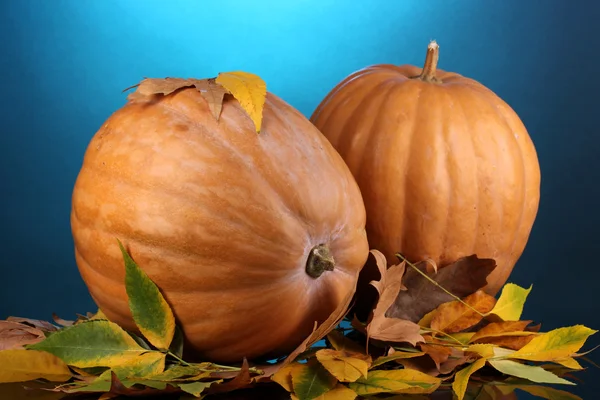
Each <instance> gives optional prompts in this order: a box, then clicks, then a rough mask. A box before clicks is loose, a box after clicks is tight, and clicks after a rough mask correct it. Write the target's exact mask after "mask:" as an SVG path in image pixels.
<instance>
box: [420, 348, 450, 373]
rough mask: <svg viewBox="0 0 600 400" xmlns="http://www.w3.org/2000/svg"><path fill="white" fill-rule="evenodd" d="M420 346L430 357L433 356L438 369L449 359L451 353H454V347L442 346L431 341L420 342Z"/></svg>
mask: <svg viewBox="0 0 600 400" xmlns="http://www.w3.org/2000/svg"><path fill="white" fill-rule="evenodd" d="M419 348H420V349H421V350H422V351H423V352H425V353H426V354H427V355H428V356H429V357H431V359H432V360H433V362H435V365H436V366H437V367H438V369H439V368H440V364H442V363H443V362H446V361H447V360H448V357H450V354H452V348H451V347H449V346H442V345H436V344H430V343H420V344H419Z"/></svg>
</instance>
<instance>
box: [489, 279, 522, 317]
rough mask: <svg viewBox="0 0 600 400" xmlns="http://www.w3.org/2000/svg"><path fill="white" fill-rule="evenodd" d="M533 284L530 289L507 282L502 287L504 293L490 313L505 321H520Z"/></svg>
mask: <svg viewBox="0 0 600 400" xmlns="http://www.w3.org/2000/svg"><path fill="white" fill-rule="evenodd" d="M532 288H533V285H531V286H529V289H525V288H522V287H520V286H518V285H515V284H514V283H507V284H506V285H504V287H503V288H502V293H500V297H499V298H498V301H497V302H496V305H495V306H494V308H493V309H492V310H491V311H490V312H489V313H488V315H489V314H495V315H497V316H499V317H500V318H502V320H504V321H518V320H519V319H520V318H521V314H522V313H523V306H524V305H525V300H527V296H528V295H529V292H531V289H532Z"/></svg>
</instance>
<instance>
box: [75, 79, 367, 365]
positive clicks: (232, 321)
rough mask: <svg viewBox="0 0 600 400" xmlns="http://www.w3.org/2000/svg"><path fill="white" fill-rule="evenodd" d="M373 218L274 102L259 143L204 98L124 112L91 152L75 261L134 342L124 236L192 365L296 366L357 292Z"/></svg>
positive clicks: (193, 95) (80, 191) (293, 115)
mask: <svg viewBox="0 0 600 400" xmlns="http://www.w3.org/2000/svg"><path fill="white" fill-rule="evenodd" d="M365 218H366V216H365V208H364V204H363V201H362V197H361V194H360V191H359V189H358V186H357V184H356V181H355V180H354V178H353V177H352V174H351V173H350V171H349V170H348V167H347V166H346V165H345V163H344V161H343V160H342V158H341V157H340V156H339V154H337V152H336V151H335V150H334V149H333V147H332V146H331V144H330V143H329V142H328V141H327V140H326V139H325V138H324V137H323V136H322V135H321V133H320V132H319V131H318V130H317V129H316V128H315V127H314V126H313V125H312V124H311V123H310V122H309V121H308V119H307V118H305V117H304V116H303V115H301V114H300V112H298V111H297V110H296V109H294V108H292V107H291V106H290V105H288V104H287V103H286V102H284V101H283V100H281V99H280V98H278V97H276V96H275V95H273V94H271V93H267V96H266V101H265V105H264V111H263V119H262V129H261V131H260V133H257V132H256V131H255V128H254V125H253V123H252V121H251V120H250V118H249V117H248V115H247V114H246V113H245V111H243V109H242V108H241V106H240V104H239V102H238V101H236V100H235V99H232V98H226V100H225V102H224V104H223V108H222V111H221V114H220V118H219V120H218V121H217V120H216V119H215V118H214V117H213V115H212V114H211V110H210V109H209V106H208V103H207V102H206V101H205V99H204V98H203V97H202V96H201V94H200V93H199V91H198V90H196V89H194V88H183V89H180V90H177V91H176V92H174V93H172V94H170V95H167V96H157V97H155V98H152V99H150V100H136V101H130V102H128V103H127V104H126V105H125V106H124V107H122V108H121V109H119V110H118V111H116V112H115V113H114V114H113V115H112V116H110V117H109V118H108V120H107V121H106V122H105V123H104V124H103V125H102V127H101V128H100V129H99V131H98V132H97V133H96V134H95V136H94V137H93V138H92V140H91V142H90V143H89V146H88V148H87V150H86V153H85V157H84V161H83V165H82V167H81V170H80V172H79V175H78V177H77V181H76V183H75V187H74V190H73V196H72V214H71V224H72V234H73V238H74V242H75V249H76V261H77V265H78V267H79V271H80V273H81V276H82V278H83V280H84V281H85V283H86V285H87V287H88V288H89V291H90V293H91V295H92V297H93V299H94V300H95V302H96V303H97V304H98V306H99V307H100V308H101V309H102V311H103V312H104V314H106V316H107V317H108V318H109V319H110V320H112V321H114V322H116V323H118V324H119V325H121V326H123V327H125V328H127V329H131V330H134V331H135V325H134V323H133V320H132V317H131V314H130V311H129V308H128V303H127V296H126V292H125V288H124V262H123V258H122V255H121V253H120V250H119V247H118V243H117V241H116V239H117V238H118V239H119V240H121V241H122V242H123V244H124V245H125V247H126V248H127V250H128V251H129V253H130V254H131V256H132V258H133V259H134V260H135V261H136V262H137V263H138V264H139V266H140V267H141V268H142V269H143V270H145V272H146V273H147V274H148V275H149V277H150V278H151V279H152V280H153V281H154V282H155V283H156V284H157V286H158V287H159V289H160V290H161V291H162V293H163V295H164V296H165V298H166V300H167V302H168V303H169V304H170V306H171V308H172V309H173V311H174V314H175V317H176V320H177V322H178V324H179V325H180V326H181V328H182V331H183V333H184V337H185V341H186V342H185V343H186V347H187V348H188V351H189V352H188V354H187V355H186V356H187V357H191V359H200V358H202V359H205V360H213V361H217V362H237V361H241V360H242V358H243V357H247V358H248V359H254V358H257V357H261V356H269V357H270V356H275V355H281V354H286V353H287V352H289V351H291V350H293V349H294V348H295V347H296V346H297V345H298V344H299V343H300V342H301V341H302V340H304V339H305V338H306V337H307V336H308V335H309V334H310V332H311V331H312V329H313V326H314V323H315V321H318V322H322V321H324V320H325V319H326V318H327V317H329V315H330V314H331V313H332V312H333V311H334V310H335V309H336V308H337V307H338V305H339V304H340V302H342V301H343V300H344V298H346V297H347V296H348V295H349V293H351V292H353V291H354V289H355V286H356V282H357V279H358V274H359V272H360V270H361V268H362V267H363V265H364V263H365V261H366V259H367V257H368V250H369V249H368V243H367V239H366V234H365Z"/></svg>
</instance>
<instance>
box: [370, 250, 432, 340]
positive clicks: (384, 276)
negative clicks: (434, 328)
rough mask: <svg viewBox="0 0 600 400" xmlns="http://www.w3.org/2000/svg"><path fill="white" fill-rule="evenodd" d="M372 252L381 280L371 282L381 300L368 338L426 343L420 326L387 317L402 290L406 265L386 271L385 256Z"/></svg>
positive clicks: (371, 323)
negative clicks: (387, 312) (389, 309)
mask: <svg viewBox="0 0 600 400" xmlns="http://www.w3.org/2000/svg"><path fill="white" fill-rule="evenodd" d="M371 252H372V253H373V255H374V256H375V258H376V259H377V265H378V267H379V269H380V272H381V279H380V280H379V281H373V282H371V285H373V286H374V287H375V289H377V292H379V300H378V301H377V305H376V307H375V310H373V317H372V319H371V321H370V322H369V324H368V325H367V338H372V339H378V340H384V341H388V342H408V343H410V344H412V345H415V344H416V343H418V342H422V341H424V339H423V337H422V336H421V335H420V334H419V332H420V330H421V327H420V326H419V325H417V324H415V323H414V322H411V321H407V320H403V319H399V318H388V317H386V311H387V310H388V308H389V307H390V306H391V305H392V303H393V302H394V299H396V297H397V296H398V293H399V292H400V290H401V288H402V283H401V281H402V276H403V275H404V271H405V264H406V263H405V262H401V263H400V264H397V265H393V266H391V267H390V268H389V269H386V265H387V263H386V261H385V256H384V255H383V254H382V253H381V252H379V251H377V250H372V251H371Z"/></svg>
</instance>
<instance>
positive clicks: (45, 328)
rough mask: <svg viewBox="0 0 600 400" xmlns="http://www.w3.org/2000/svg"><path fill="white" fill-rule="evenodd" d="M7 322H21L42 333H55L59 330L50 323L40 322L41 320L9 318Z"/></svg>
mask: <svg viewBox="0 0 600 400" xmlns="http://www.w3.org/2000/svg"><path fill="white" fill-rule="evenodd" d="M6 321H10V322H19V323H22V324H27V325H31V326H33V327H35V328H38V329H39V330H41V331H42V332H54V331H56V330H58V328H57V327H56V326H54V325H52V324H51V323H50V322H47V321H40V320H39V319H31V318H21V317H8V318H6Z"/></svg>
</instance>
